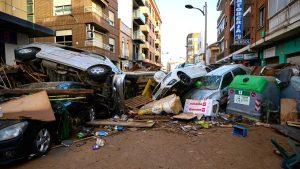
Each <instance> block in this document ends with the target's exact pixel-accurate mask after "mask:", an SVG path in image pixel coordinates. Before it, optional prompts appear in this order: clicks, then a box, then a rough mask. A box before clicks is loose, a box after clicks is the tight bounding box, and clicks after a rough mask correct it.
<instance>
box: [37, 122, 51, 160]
mask: <svg viewBox="0 0 300 169" xmlns="http://www.w3.org/2000/svg"><path fill="white" fill-rule="evenodd" d="M50 144H51V135H50V132H49V130H48V129H46V128H43V129H41V130H39V132H38V133H37V135H36V138H35V140H34V153H35V154H36V155H37V156H41V155H44V154H46V153H47V152H48V151H49V150H50Z"/></svg>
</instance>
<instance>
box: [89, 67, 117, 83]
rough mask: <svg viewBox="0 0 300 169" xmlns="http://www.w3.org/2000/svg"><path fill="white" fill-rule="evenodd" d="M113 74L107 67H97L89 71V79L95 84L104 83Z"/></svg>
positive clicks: (90, 68)
mask: <svg viewBox="0 0 300 169" xmlns="http://www.w3.org/2000/svg"><path fill="white" fill-rule="evenodd" d="M111 72H112V69H111V68H110V67H109V66H107V65H95V66H91V67H89V68H88V69H87V73H88V75H89V78H90V79H91V80H93V81H95V82H98V81H102V80H104V79H106V78H107V76H109V75H110V74H111Z"/></svg>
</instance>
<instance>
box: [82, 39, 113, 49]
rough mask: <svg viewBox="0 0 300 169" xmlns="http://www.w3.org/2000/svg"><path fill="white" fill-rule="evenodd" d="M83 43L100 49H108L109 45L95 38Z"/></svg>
mask: <svg viewBox="0 0 300 169" xmlns="http://www.w3.org/2000/svg"><path fill="white" fill-rule="evenodd" d="M84 45H85V46H87V47H98V48H100V49H104V50H107V51H110V47H109V45H107V44H105V43H103V42H100V41H97V40H95V39H94V40H86V41H85V43H84Z"/></svg>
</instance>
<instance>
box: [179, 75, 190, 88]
mask: <svg viewBox="0 0 300 169" xmlns="http://www.w3.org/2000/svg"><path fill="white" fill-rule="evenodd" d="M177 76H178V78H179V79H180V83H182V84H183V85H185V86H189V85H190V84H191V81H192V80H191V78H190V77H189V76H188V75H186V74H185V73H181V72H178V74H177Z"/></svg>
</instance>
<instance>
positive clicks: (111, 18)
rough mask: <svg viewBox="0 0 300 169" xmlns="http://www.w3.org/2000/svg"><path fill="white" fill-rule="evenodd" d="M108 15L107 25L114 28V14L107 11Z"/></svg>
mask: <svg viewBox="0 0 300 169" xmlns="http://www.w3.org/2000/svg"><path fill="white" fill-rule="evenodd" d="M108 15H109V24H110V25H111V26H115V14H114V13H113V12H111V11H109V13H108Z"/></svg>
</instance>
